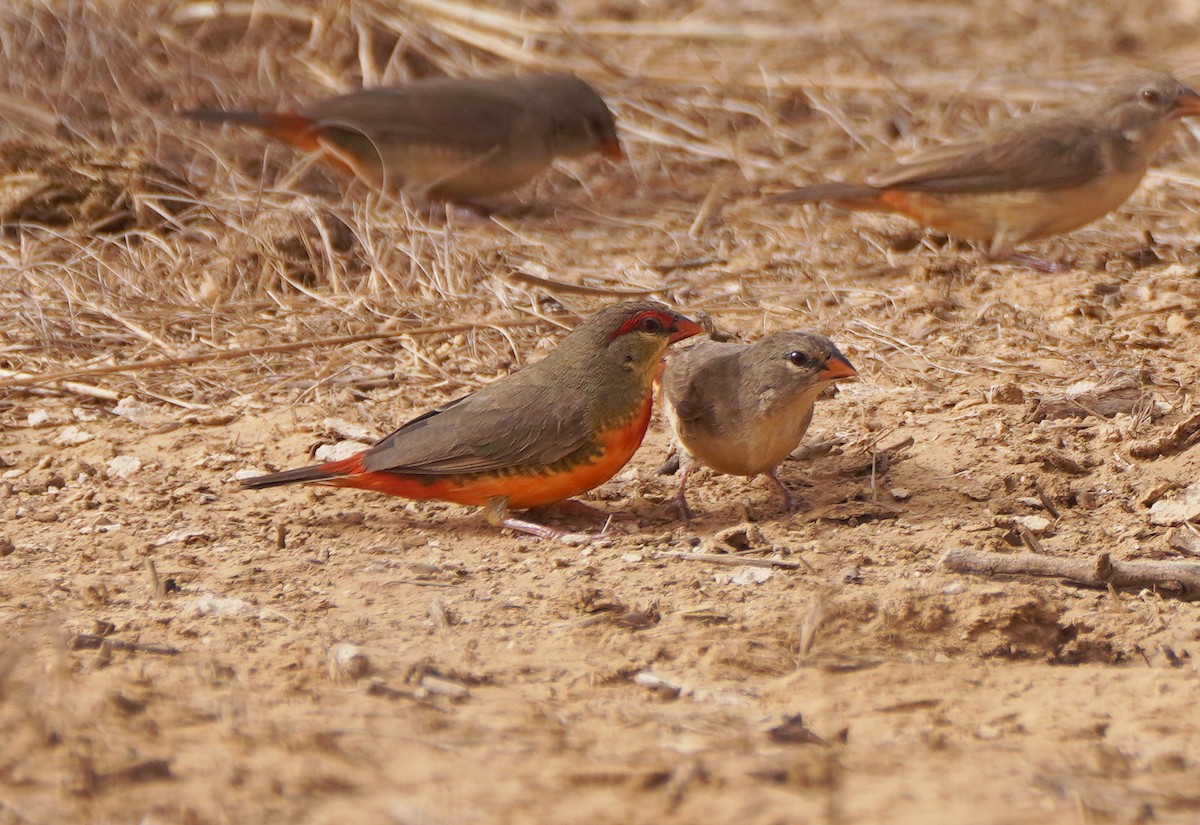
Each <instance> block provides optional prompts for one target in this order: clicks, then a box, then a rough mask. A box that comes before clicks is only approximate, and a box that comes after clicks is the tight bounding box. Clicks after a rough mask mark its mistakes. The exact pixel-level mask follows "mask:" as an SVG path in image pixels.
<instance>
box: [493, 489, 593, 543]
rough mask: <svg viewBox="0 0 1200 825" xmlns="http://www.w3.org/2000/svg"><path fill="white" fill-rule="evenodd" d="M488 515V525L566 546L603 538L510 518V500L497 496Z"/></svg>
mask: <svg viewBox="0 0 1200 825" xmlns="http://www.w3.org/2000/svg"><path fill="white" fill-rule="evenodd" d="M486 513H487V520H488V524H491V525H494V526H496V527H507V528H508V529H510V530H516V531H517V532H520V533H528V534H529V535H531V536H537V537H538V538H540V539H547V540H548V541H561V542H562V543H564V544H583V543H585V542H588V541H591V540H592V539H597V538H600V537H601V535H600V534H598V533H568V532H567V531H565V530H558V529H556V528H554V527H548V526H547V525H545V524H539V523H537V522H536V521H526V520H525V519H519V518H515V517H513V516H510V515H509V514H508V498H507V497H506V496H496V497H495V498H493V499H492V500H491V501H489V502H488V505H487V510H486Z"/></svg>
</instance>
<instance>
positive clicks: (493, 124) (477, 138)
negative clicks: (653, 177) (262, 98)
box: [180, 74, 622, 203]
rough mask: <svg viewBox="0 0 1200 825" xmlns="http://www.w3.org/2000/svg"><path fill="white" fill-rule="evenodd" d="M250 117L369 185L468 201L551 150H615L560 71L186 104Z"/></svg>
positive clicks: (578, 87)
mask: <svg viewBox="0 0 1200 825" xmlns="http://www.w3.org/2000/svg"><path fill="white" fill-rule="evenodd" d="M180 114H182V115H183V116H185V117H190V118H192V119H194V120H202V121H217V122H231V123H240V124H244V125H247V126H253V127H255V128H258V129H261V130H262V131H264V132H266V133H267V134H268V135H270V136H271V137H274V138H277V139H278V140H281V141H283V142H285V143H289V144H291V145H293V146H295V147H297V148H299V149H303V150H304V151H310V152H312V151H319V152H321V153H322V155H323V157H324V158H325V159H326V160H327V161H329V162H330V163H331V164H332V165H334V166H336V167H338V168H340V169H342V170H343V171H346V172H350V173H351V174H353V175H356V176H358V177H359V178H361V179H363V180H364V181H366V182H367V183H369V184H371V185H372V186H375V187H378V188H380V189H384V190H388V191H399V192H403V193H405V194H407V195H410V196H412V197H415V198H417V199H419V200H449V201H457V202H461V203H471V202H472V201H474V199H476V198H480V197H487V196H489V195H496V194H500V193H503V192H507V191H509V190H510V189H515V188H517V187H518V186H521V185H522V184H524V183H526V182H527V181H529V180H532V179H533V178H534V177H535V176H536V175H538V174H539V173H541V172H542V171H544V170H545V169H546V168H547V167H548V166H549V165H550V163H551V162H552V161H553V160H554V159H555V158H558V157H575V156H578V155H584V154H587V153H589V152H593V151H599V152H603V153H604V154H605V155H607V156H608V157H610V158H613V159H616V160H619V159H620V158H621V157H622V153H621V144H620V141H619V140H618V139H617V129H616V124H615V123H614V120H613V115H612V112H611V111H610V110H609V108H608V106H607V105H606V104H605V103H604V100H603V99H601V97H600V95H599V94H598V93H597V92H596V90H595V89H593V88H592V87H591V86H589V85H588V84H587V83H585V82H584V81H582V80H580V79H579V78H577V77H575V76H573V75H569V74H539V75H528V76H524V77H504V78H494V79H483V78H436V79H431V80H419V81H416V82H413V83H409V84H407V85H404V86H395V87H386V88H378V89H362V90H360V91H356V92H351V93H349V94H345V95H340V96H338V97H332V98H329V99H328V100H323V101H321V102H319V103H314V104H312V105H311V106H308V107H305V108H303V109H300V110H299V111H296V112H291V111H283V112H256V111H225V110H221V109H193V110H190V111H185V112H180Z"/></svg>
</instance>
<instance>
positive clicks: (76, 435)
mask: <svg viewBox="0 0 1200 825" xmlns="http://www.w3.org/2000/svg"><path fill="white" fill-rule="evenodd" d="M95 437H96V436H94V435H92V434H91V433H87V432H84V431H83V430H81V429H79V428H78V427H76V426H70V427H66V428H64V429H63V431H62V432H60V433H59V434H58V436H57V437H56V438H55V439H54V443H55V444H62V445H63V446H64V447H77V446H79V445H80V444H87V443H88V442H89V441H91V440H92V439H93V438H95Z"/></svg>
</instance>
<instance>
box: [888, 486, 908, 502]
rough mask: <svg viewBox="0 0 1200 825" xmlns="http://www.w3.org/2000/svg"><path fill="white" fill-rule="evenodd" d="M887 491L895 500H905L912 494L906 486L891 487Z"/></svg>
mask: <svg viewBox="0 0 1200 825" xmlns="http://www.w3.org/2000/svg"><path fill="white" fill-rule="evenodd" d="M888 493H889V495H891V497H892V498H894V499H895V500H896V501H906V500H908V499H909V498H910V497H911V496H912V491H910V490H909V489H908V488H907V487H893V488H892V489H891V490H889V491H888Z"/></svg>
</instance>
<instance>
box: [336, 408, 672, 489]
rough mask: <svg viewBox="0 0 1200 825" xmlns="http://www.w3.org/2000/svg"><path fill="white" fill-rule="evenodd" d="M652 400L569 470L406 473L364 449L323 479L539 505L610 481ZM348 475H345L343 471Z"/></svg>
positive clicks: (636, 441) (635, 441)
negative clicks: (370, 457) (366, 462)
mask: <svg viewBox="0 0 1200 825" xmlns="http://www.w3.org/2000/svg"><path fill="white" fill-rule="evenodd" d="M652 405H653V402H652V398H651V397H650V394H649V393H647V396H646V402H645V404H644V405H643V407H642V409H641V410H639V411H638V414H637V415H636V416H634V418H633V420H631V421H629V422H628V423H626V424H624V425H623V426H621V427H618V428H616V429H614V430H610V431H608V432H605V433H601V434H600V437H599V441H600V444H601V446H602V449H601V452H600V455H598V456H597V457H596V458H595V459H593V460H592V461H591V462H589V463H585V464H580V465H578V466H576V467H572V468H570V469H567V470H553V471H551V470H547V471H545V472H537V471H534V470H532V469H531V470H528V471H522V472H507V473H479V474H471V475H454V476H421V475H406V474H404V473H388V472H374V473H364V472H363V471H362V455H363V454H362V453H359V454H358V455H354V456H351V457H350V458H347V459H343V460H342V461H334V462H331V463H329V464H326V465H325V466H324V467H323V468H322V469H324V470H325V471H326V472H329V473H331V474H338V475H339V476H340V477H338V478H330V479H329V480H328V481H322V482H321V483H322V484H327V485H329V486H332V487H355V488H358V489H361V490H375V491H376V492H380V493H387V494H388V495H390V496H399V497H401V498H410V499H415V500H418V501H427V500H437V501H452V502H454V503H456V504H470V505H475V506H477V507H482V506H484V505H486V504H487V503H488V502H489V501H490V500H491V499H493V498H495V497H496V496H507V497H508V506H509V507H512V508H513V509H516V510H523V509H525V508H527V507H540V506H542V505H543V504H553V503H554V502H556V501H563V500H564V499H568V498H571V497H572V496H577V495H579V494H580V493H584V492H587V491H588V490H591V489H592V488H593V487H598V486H600V485H601V484H603V483H604V482H606V481H608V480H609V479H610V478H612V477H613V476H614V475H616V474H617V471H618V470H620V469H621V468H622V467H624V466H625V465H626V464H627V463H629V459H631V458H632V457H633V454H634V453H635V452H636V451H637V448H638V446H639V445H641V443H642V438H643V437H644V436H645V435H646V427H647V425H649V423H650V411H651V407H652ZM343 474H344V475H343Z"/></svg>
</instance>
